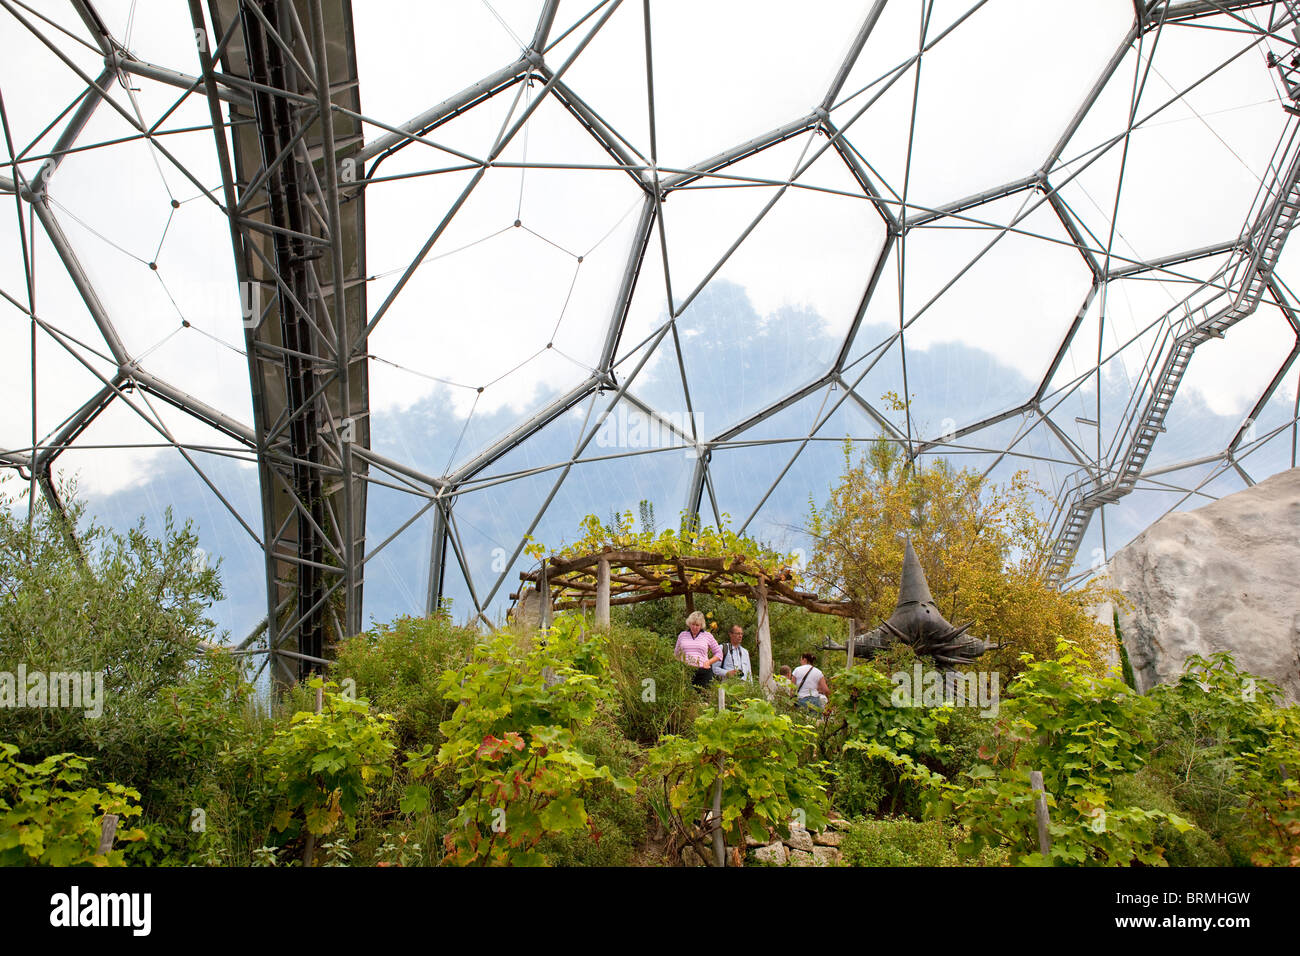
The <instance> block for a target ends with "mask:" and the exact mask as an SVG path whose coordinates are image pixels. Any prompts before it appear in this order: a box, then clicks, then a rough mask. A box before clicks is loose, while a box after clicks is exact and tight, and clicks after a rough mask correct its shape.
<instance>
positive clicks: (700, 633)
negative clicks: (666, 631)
mask: <svg viewBox="0 0 1300 956" xmlns="http://www.w3.org/2000/svg"><path fill="white" fill-rule="evenodd" d="M673 655H674V656H675V657H676V658H677V659H678V660H679V661H682V662H684V663H685V664H686V666H687V667H689V668H690V669H691V672H692V673H691V683H692V684H694V685H695V686H696V687H703V686H705V685H706V684H708V683H709V681H710V680H712V679H713V663H714V661H720V660H722V649H721V648H720V647H718V642H717V641H716V640H714V639H713V635H712V634H710V633H709V632H708V631H706V630H705V629H704V615H703V614H701V613H700V612H699V611H692V612H691V613H690V614H688V615H687V617H686V630H684V631H682V632H681V633H680V634H678V635H677V646H676V647H675V648H673Z"/></svg>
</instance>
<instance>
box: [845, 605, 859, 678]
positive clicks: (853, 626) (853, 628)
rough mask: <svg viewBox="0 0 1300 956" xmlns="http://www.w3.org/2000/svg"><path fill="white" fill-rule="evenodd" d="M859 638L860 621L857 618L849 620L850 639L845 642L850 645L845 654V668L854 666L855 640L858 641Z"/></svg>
mask: <svg viewBox="0 0 1300 956" xmlns="http://www.w3.org/2000/svg"><path fill="white" fill-rule="evenodd" d="M857 636H858V619H857V618H856V617H851V618H849V639H848V640H847V641H846V642H845V643H846V644H848V649H847V650H846V651H845V653H844V666H845V667H852V666H853V642H854V640H856V639H857Z"/></svg>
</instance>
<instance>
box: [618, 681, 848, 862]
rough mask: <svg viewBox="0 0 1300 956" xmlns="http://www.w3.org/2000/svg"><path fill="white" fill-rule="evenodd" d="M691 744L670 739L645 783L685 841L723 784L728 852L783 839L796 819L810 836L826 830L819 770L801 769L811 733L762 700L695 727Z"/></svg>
mask: <svg viewBox="0 0 1300 956" xmlns="http://www.w3.org/2000/svg"><path fill="white" fill-rule="evenodd" d="M694 729H695V736H694V738H693V739H692V738H686V737H678V736H669V737H665V738H664V739H663V740H662V741H661V742H660V743H659V745H658V746H657V747H655V748H654V749H653V750H651V751H650V752H649V754H647V760H646V764H645V766H644V767H643V768H642V773H641V775H642V779H644V780H645V781H646V782H647V784H648V785H649V786H652V787H655V788H656V789H659V790H661V791H662V792H663V793H664V795H665V796H666V798H667V799H666V804H667V811H668V812H669V814H670V816H671V822H672V824H673V826H674V828H675V829H676V831H677V833H678V835H679V836H680V837H681V838H682V839H683V840H685V841H686V842H696V841H697V840H698V838H699V837H700V832H699V830H698V828H697V823H698V822H699V821H700V820H701V818H702V816H703V814H704V812H705V811H706V810H708V809H710V808H711V807H712V804H713V791H714V781H716V780H717V779H719V765H721V779H722V827H723V830H724V833H725V835H726V841H727V843H728V844H729V845H732V846H738V845H742V844H743V841H744V840H745V838H746V837H747V836H748V837H753V838H755V839H759V840H764V841H766V840H769V839H771V837H772V836H773V834H780V835H782V836H788V835H789V831H790V823H791V821H792V820H793V819H794V818H795V815H796V814H799V816H800V817H801V822H802V823H803V824H804V825H805V826H806V827H807V828H808V829H810V830H817V829H821V828H822V827H824V826H825V825H826V813H827V795H826V787H825V783H824V782H823V772H824V769H825V768H824V766H823V765H821V764H810V763H808V762H806V754H807V753H808V752H809V751H810V749H811V744H812V742H813V740H814V739H815V731H814V730H813V729H812V728H811V727H809V726H806V725H803V724H799V723H797V722H796V721H795V720H794V719H793V718H791V717H790V716H788V715H786V714H779V713H777V712H776V710H775V709H774V708H773V706H772V705H771V704H770V703H768V702H767V701H766V700H761V699H748V700H743V701H741V702H739V703H738V704H734V705H732V704H729V705H728V707H727V709H725V710H722V711H718V710H716V709H715V710H710V711H706V712H705V713H704V714H702V715H700V716H699V717H697V718H696V720H695V728H694Z"/></svg>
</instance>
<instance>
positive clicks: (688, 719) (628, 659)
mask: <svg viewBox="0 0 1300 956" xmlns="http://www.w3.org/2000/svg"><path fill="white" fill-rule="evenodd" d="M675 641H676V635H674V636H673V637H672V638H671V639H670V638H664V637H662V636H660V635H658V634H655V633H654V632H652V631H647V630H642V629H640V628H631V627H623V626H618V625H616V626H614V627H613V628H611V629H610V632H609V637H608V639H607V641H606V644H605V647H606V652H607V654H608V656H609V681H610V685H611V688H612V690H613V692H614V695H615V697H616V699H617V703H618V716H617V721H618V729H619V731H620V732H621V733H622V734H623V736H624V737H626V738H628V739H629V740H635V741H637V742H638V743H641V744H647V745H648V744H654V743H655V742H656V741H658V740H659V738H660V737H662V736H663V735H664V734H679V733H683V732H685V731H686V730H687V729H688V728H689V727H690V726H691V724H692V722H693V721H694V720H695V718H696V716H697V715H698V714H699V713H700V709H701V707H702V706H703V702H702V697H701V695H700V694H699V693H697V692H696V689H695V688H694V687H692V686H691V681H690V675H689V674H688V673H687V670H686V668H685V667H684V666H683V665H682V662H681V661H679V660H677V658H675V657H674V656H673V647H674V645H675Z"/></svg>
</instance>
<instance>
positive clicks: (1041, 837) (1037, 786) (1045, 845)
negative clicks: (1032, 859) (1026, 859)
mask: <svg viewBox="0 0 1300 956" xmlns="http://www.w3.org/2000/svg"><path fill="white" fill-rule="evenodd" d="M1029 785H1030V786H1031V787H1033V788H1034V792H1035V793H1037V794H1038V799H1037V800H1035V801H1034V816H1035V817H1037V818H1038V852H1039V853H1041V854H1043V856H1045V857H1048V858H1050V857H1051V855H1052V838H1051V836H1050V833H1049V829H1048V828H1049V826H1050V825H1051V818H1050V817H1048V815H1047V794H1046V792H1045V791H1044V790H1043V774H1042V771H1040V770H1031V771H1029Z"/></svg>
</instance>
